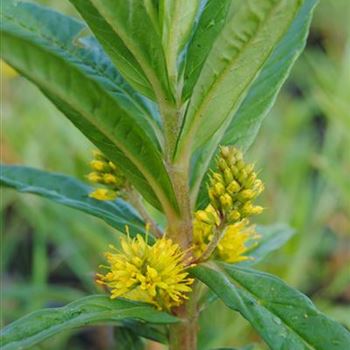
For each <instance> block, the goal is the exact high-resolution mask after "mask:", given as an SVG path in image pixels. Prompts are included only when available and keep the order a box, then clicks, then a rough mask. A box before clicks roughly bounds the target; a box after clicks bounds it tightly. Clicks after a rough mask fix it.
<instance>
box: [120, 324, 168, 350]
mask: <svg viewBox="0 0 350 350" xmlns="http://www.w3.org/2000/svg"><path fill="white" fill-rule="evenodd" d="M122 324H123V327H124V328H129V329H130V330H132V331H133V332H134V333H136V334H138V335H139V336H140V337H143V338H147V339H151V340H154V341H156V342H158V343H162V344H167V343H168V330H167V329H165V328H164V327H162V326H159V325H149V324H148V325H147V327H146V325H145V324H144V323H142V322H141V321H135V320H125V321H123V322H122Z"/></svg>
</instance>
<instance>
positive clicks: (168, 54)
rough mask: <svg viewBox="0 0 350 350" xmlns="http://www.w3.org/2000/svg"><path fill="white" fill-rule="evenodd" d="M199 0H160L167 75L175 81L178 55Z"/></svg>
mask: <svg viewBox="0 0 350 350" xmlns="http://www.w3.org/2000/svg"><path fill="white" fill-rule="evenodd" d="M200 2H201V0H192V1H188V0H161V1H160V5H159V6H160V18H161V21H162V42H163V47H164V54H165V59H166V62H167V67H168V71H169V77H170V79H171V81H172V82H173V83H176V82H177V66H178V56H179V53H180V52H181V50H182V49H183V48H184V46H185V45H186V43H187V42H188V39H189V37H190V35H191V33H192V29H193V26H194V22H195V19H196V15H197V13H198V10H199V6H200Z"/></svg>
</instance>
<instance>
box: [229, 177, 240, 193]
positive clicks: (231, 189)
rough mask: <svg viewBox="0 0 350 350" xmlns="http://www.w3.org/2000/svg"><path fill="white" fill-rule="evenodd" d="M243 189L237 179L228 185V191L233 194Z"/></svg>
mask: <svg viewBox="0 0 350 350" xmlns="http://www.w3.org/2000/svg"><path fill="white" fill-rule="evenodd" d="M240 189H241V186H240V185H239V183H238V182H237V181H235V180H233V181H231V183H230V184H229V185H228V186H227V191H228V192H229V193H230V194H231V195H232V194H234V193H237V192H238V191H239V190H240Z"/></svg>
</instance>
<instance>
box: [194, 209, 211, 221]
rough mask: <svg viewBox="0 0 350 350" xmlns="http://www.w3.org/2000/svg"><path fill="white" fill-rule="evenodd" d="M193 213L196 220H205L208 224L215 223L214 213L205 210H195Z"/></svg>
mask: <svg viewBox="0 0 350 350" xmlns="http://www.w3.org/2000/svg"><path fill="white" fill-rule="evenodd" d="M194 215H195V217H196V219H197V220H198V221H202V222H205V223H206V224H209V225H214V224H215V217H214V215H213V214H211V213H208V212H206V211H205V210H197V211H196V212H195V214H194Z"/></svg>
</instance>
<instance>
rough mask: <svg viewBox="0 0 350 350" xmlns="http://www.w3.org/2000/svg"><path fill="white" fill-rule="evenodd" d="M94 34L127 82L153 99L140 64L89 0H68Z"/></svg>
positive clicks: (150, 88)
mask: <svg viewBox="0 0 350 350" xmlns="http://www.w3.org/2000/svg"><path fill="white" fill-rule="evenodd" d="M70 2H71V3H72V4H73V5H74V6H75V7H76V9H77V10H78V11H79V12H80V14H81V16H82V17H83V18H84V20H85V21H86V23H87V24H88V25H89V27H90V28H91V30H92V31H93V32H94V34H95V35H96V38H97V39H98V40H99V42H100V43H101V45H102V46H103V48H104V49H105V51H106V53H107V54H108V55H109V57H110V58H111V60H112V61H113V63H114V64H115V65H116V67H118V70H119V71H120V73H121V74H122V75H123V77H124V78H125V79H126V80H127V81H128V83H129V84H130V85H131V86H133V87H134V88H135V89H136V90H137V91H140V92H141V93H142V94H144V95H145V96H147V97H149V98H151V99H154V98H155V96H154V91H153V88H152V86H151V84H150V82H149V81H148V79H147V77H146V75H145V73H144V71H143V70H142V68H141V66H140V64H139V63H138V61H137V60H136V58H135V57H134V55H133V54H132V53H131V52H130V50H129V49H128V48H127V47H126V46H125V44H124V42H123V41H122V39H121V38H120V37H119V36H118V35H117V34H116V33H115V32H114V31H113V28H112V27H111V26H110V25H109V24H108V22H107V21H106V20H105V19H104V18H103V17H102V16H101V14H100V13H99V12H98V11H97V9H96V8H95V7H94V6H93V5H92V3H91V1H90V0H70Z"/></svg>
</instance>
